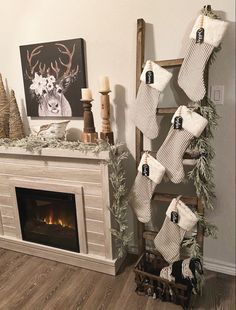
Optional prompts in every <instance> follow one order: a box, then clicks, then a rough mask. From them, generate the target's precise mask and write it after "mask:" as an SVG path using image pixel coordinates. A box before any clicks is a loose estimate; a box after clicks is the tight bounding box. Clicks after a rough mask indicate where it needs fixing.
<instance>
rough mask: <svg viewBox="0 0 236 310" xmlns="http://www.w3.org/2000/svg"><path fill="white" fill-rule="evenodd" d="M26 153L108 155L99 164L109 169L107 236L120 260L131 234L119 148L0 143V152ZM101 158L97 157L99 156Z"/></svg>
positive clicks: (28, 139)
mask: <svg viewBox="0 0 236 310" xmlns="http://www.w3.org/2000/svg"><path fill="white" fill-rule="evenodd" d="M14 148H16V149H18V150H19V149H20V150H22V151H26V152H30V153H32V154H43V152H44V151H47V150H51V151H52V152H50V154H53V150H55V152H56V150H60V149H61V150H68V151H80V152H82V153H84V154H85V155H87V154H91V153H92V154H94V155H96V156H97V157H98V158H99V155H100V154H102V153H103V152H104V151H106V152H107V151H108V152H109V154H110V155H109V158H107V159H104V160H103V162H104V163H105V164H106V165H108V167H109V169H110V173H109V178H110V183H111V187H112V189H113V202H112V204H111V205H110V206H109V210H110V212H111V214H112V215H113V218H114V220H115V222H116V225H115V226H114V227H115V228H112V229H111V234H112V235H113V236H114V238H115V241H116V248H117V252H118V257H122V256H123V255H124V254H125V252H126V247H127V245H128V242H129V241H130V240H131V239H132V234H130V233H128V232H127V228H128V225H127V206H128V200H127V196H126V185H125V180H126V177H125V172H124V169H123V165H122V163H123V160H125V159H126V158H127V155H128V154H127V152H126V151H123V150H122V149H123V147H122V145H121V144H116V145H110V144H109V143H107V142H106V141H103V140H98V141H97V143H82V142H72V141H65V140H56V139H43V138H40V137H37V136H33V135H31V136H28V137H26V138H23V139H20V140H10V139H0V149H2V150H9V149H11V150H14ZM100 157H101V156H100Z"/></svg>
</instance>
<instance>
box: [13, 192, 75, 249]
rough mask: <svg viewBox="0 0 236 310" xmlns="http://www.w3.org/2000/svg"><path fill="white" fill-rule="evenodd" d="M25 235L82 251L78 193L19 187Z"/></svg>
mask: <svg viewBox="0 0 236 310" xmlns="http://www.w3.org/2000/svg"><path fill="white" fill-rule="evenodd" d="M16 198H17V204H18V210H19V217H20V226H21V233H22V239H23V240H26V241H30V242H34V243H39V244H43V245H47V246H51V247H55V248H61V249H64V250H69V251H73V252H80V249H79V238H78V229H77V219H76V203H75V195H74V194H71V193H61V192H53V191H45V190H36V189H27V188H20V187H16Z"/></svg>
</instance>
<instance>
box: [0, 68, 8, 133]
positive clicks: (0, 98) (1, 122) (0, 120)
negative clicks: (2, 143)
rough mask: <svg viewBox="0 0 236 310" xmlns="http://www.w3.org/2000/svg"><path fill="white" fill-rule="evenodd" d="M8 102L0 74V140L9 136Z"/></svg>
mask: <svg viewBox="0 0 236 310" xmlns="http://www.w3.org/2000/svg"><path fill="white" fill-rule="evenodd" d="M9 109H10V108H9V101H8V99H7V94H6V91H5V88H4V85H3V81H2V75H1V73H0V138H7V137H8V136H9V113H10V111H9Z"/></svg>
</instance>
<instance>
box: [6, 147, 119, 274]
mask: <svg viewBox="0 0 236 310" xmlns="http://www.w3.org/2000/svg"><path fill="white" fill-rule="evenodd" d="M107 159H109V152H108V151H102V152H99V153H96V154H95V153H93V152H91V151H88V152H87V153H83V152H81V151H72V150H68V149H54V148H45V149H42V151H41V152H40V154H38V153H32V152H29V151H25V150H23V149H21V148H17V147H9V148H4V147H0V247H3V248H7V249H11V250H15V251H20V252H23V253H27V254H31V255H35V256H40V257H44V258H47V259H53V260H56V261H60V262H64V263H68V264H72V265H76V266H80V267H83V268H89V269H92V270H97V271H100V272H104V273H108V274H113V275H115V274H116V272H117V270H118V268H119V266H120V264H121V260H118V259H117V254H116V251H115V246H114V241H113V239H112V236H111V233H110V229H111V228H112V225H113V224H112V218H111V214H110V211H109V206H110V204H111V196H112V195H111V191H110V184H109V168H108V166H107V164H106V160H107ZM16 187H23V188H29V189H39V190H48V191H58V192H67V193H73V194H75V195H76V201H77V203H76V208H77V211H76V212H77V220H78V229H79V239H80V240H79V241H80V244H81V245H82V246H81V252H80V253H75V252H71V251H67V250H63V249H59V248H53V247H49V246H45V245H41V244H38V243H33V242H28V241H25V240H22V235H21V231H20V230H21V228H20V222H19V213H18V206H17V199H16V191H15V188H16Z"/></svg>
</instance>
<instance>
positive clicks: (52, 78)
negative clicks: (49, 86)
mask: <svg viewBox="0 0 236 310" xmlns="http://www.w3.org/2000/svg"><path fill="white" fill-rule="evenodd" d="M47 78H48V82H49V83H55V82H56V79H55V77H54V76H53V75H50V76H48V77H47Z"/></svg>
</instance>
